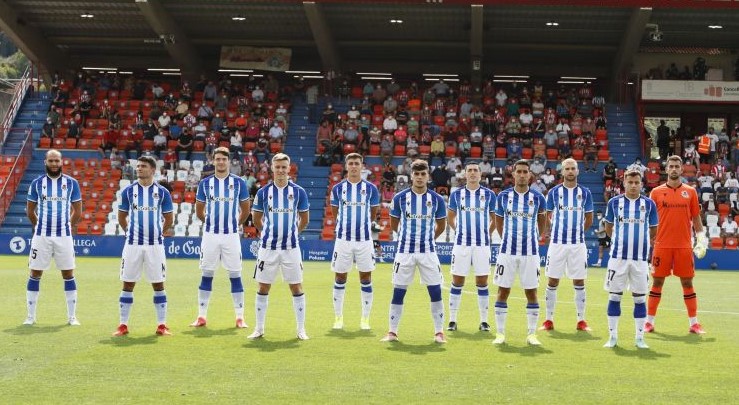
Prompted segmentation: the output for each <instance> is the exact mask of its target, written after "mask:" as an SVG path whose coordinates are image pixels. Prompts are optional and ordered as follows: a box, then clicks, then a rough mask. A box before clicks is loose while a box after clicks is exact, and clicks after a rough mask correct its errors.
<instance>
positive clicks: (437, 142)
mask: <svg viewBox="0 0 739 405" xmlns="http://www.w3.org/2000/svg"><path fill="white" fill-rule="evenodd" d="M434 157H438V158H440V159H441V162H442V164H443V163H446V157H445V156H444V142H443V140H442V138H441V135H437V136H436V137H435V138H434V140H433V141H432V142H431V154H430V156H429V165H430V163H431V159H432V158H434Z"/></svg>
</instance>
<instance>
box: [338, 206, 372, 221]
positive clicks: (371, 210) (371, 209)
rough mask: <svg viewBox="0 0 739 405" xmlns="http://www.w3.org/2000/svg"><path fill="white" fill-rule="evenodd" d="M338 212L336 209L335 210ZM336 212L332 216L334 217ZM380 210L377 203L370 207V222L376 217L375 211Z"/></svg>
mask: <svg viewBox="0 0 739 405" xmlns="http://www.w3.org/2000/svg"><path fill="white" fill-rule="evenodd" d="M331 208H332V209H331V211H332V212H333V207H331ZM337 212H338V210H337ZM337 212H334V218H336V214H337ZM378 212H380V206H379V205H373V206H372V207H370V222H372V221H374V220H375V218H377V213H378Z"/></svg>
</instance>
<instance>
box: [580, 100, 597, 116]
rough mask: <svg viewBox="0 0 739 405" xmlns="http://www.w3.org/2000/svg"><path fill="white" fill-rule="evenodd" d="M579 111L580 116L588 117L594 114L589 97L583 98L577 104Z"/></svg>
mask: <svg viewBox="0 0 739 405" xmlns="http://www.w3.org/2000/svg"><path fill="white" fill-rule="evenodd" d="M577 113H578V114H580V116H582V117H585V118H588V117H592V116H593V105H592V104H590V101H589V100H588V99H585V98H584V99H582V101H580V104H579V105H578V106H577Z"/></svg>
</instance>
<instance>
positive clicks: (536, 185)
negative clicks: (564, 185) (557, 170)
mask: <svg viewBox="0 0 739 405" xmlns="http://www.w3.org/2000/svg"><path fill="white" fill-rule="evenodd" d="M531 189H532V190H536V191H538V192H540V193H541V194H543V195H547V186H545V185H544V182H543V181H542V179H536V180H535V181H534V182H533V183H531Z"/></svg>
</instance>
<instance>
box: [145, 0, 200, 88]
mask: <svg viewBox="0 0 739 405" xmlns="http://www.w3.org/2000/svg"><path fill="white" fill-rule="evenodd" d="M136 5H137V6H138V7H139V10H141V14H143V15H144V18H145V19H146V21H147V22H148V23H149V25H150V26H151V28H152V29H153V30H154V32H156V33H157V34H158V35H159V38H161V39H162V43H163V44H164V48H165V49H167V52H168V53H169V56H171V57H172V59H173V60H174V62H175V63H176V64H177V67H179V68H180V69H181V71H182V78H183V79H189V80H197V78H198V77H199V75H200V74H201V73H203V68H202V66H203V64H202V60H201V59H200V55H198V53H197V51H196V50H195V47H193V45H192V42H190V39H189V38H188V37H187V36H186V35H185V31H183V30H182V29H181V28H180V27H179V25H178V24H177V23H176V22H175V20H174V19H173V18H172V16H170V15H169V13H168V12H167V10H165V9H164V6H162V3H161V2H160V1H159V0H136Z"/></svg>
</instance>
